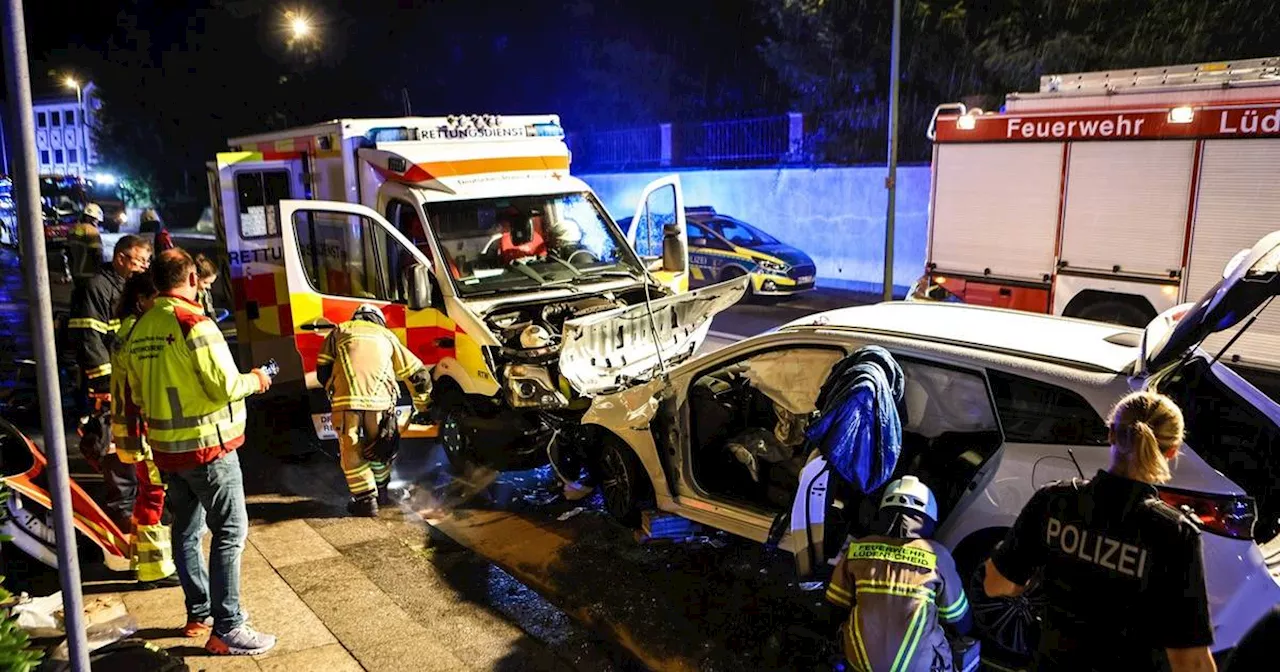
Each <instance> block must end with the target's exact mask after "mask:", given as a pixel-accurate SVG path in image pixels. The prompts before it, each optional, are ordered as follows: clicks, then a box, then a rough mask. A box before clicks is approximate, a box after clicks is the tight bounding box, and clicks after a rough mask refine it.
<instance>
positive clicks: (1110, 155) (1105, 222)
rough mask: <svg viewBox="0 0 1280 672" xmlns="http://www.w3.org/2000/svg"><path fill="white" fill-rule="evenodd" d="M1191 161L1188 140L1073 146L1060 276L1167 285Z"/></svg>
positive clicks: (1176, 255) (1177, 251) (1178, 246)
mask: <svg viewBox="0 0 1280 672" xmlns="http://www.w3.org/2000/svg"><path fill="white" fill-rule="evenodd" d="M1194 157H1195V141H1194V140H1156V141H1131V142H1076V143H1072V145H1071V158H1070V161H1069V163H1068V167H1067V200H1066V211H1065V218H1064V222H1063V225H1062V254H1061V256H1060V258H1061V260H1062V261H1064V262H1066V263H1067V269H1081V270H1093V271H1102V272H1107V273H1110V272H1111V271H1112V269H1113V268H1115V267H1117V266H1118V267H1120V269H1121V270H1120V273H1121V274H1141V275H1151V276H1160V277H1166V278H1167V277H1169V273H1170V271H1176V270H1178V269H1180V268H1181V267H1182V249H1183V244H1184V241H1185V239H1186V226H1187V204H1188V203H1189V195H1190V193H1191V174H1192V171H1193V170H1194V166H1192V161H1193V159H1194Z"/></svg>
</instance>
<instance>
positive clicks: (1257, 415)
mask: <svg viewBox="0 0 1280 672" xmlns="http://www.w3.org/2000/svg"><path fill="white" fill-rule="evenodd" d="M1277 265H1280V232H1276V233H1273V234H1271V235H1269V236H1267V237H1266V238H1264V239H1262V240H1261V241H1259V242H1258V244H1257V245H1255V246H1254V247H1253V248H1252V249H1251V250H1249V251H1247V252H1245V253H1242V254H1241V255H1240V256H1238V257H1237V258H1236V259H1235V260H1233V263H1232V264H1231V265H1229V266H1228V268H1227V270H1226V272H1224V277H1223V279H1222V281H1221V282H1220V283H1219V284H1218V286H1216V287H1215V288H1214V289H1213V290H1211V291H1210V292H1209V294H1207V295H1206V296H1205V298H1203V299H1201V300H1200V301H1199V302H1198V303H1196V304H1194V305H1190V304H1187V305H1183V306H1180V307H1179V308H1177V309H1174V310H1172V311H1170V312H1169V313H1166V314H1165V315H1162V316H1160V317H1158V318H1157V319H1156V320H1155V321H1153V322H1152V324H1151V325H1150V326H1148V327H1147V329H1146V330H1145V331H1142V330H1136V329H1131V328H1127V327H1119V326H1115V325H1110V324H1104V323H1095V322H1086V321H1081V320H1074V319H1068V318H1059V317H1050V316H1044V315H1036V314H1031V313H1023V312H1013V311H1005V310H997V309H988V308H979V307H973V306H965V305H956V304H931V303H924V304H922V303H885V304H879V305H874V306H866V307H858V308H846V309H842V310H836V311H831V312H828V313H822V314H819V315H815V316H811V317H808V318H804V319H802V320H799V321H797V322H793V323H791V324H789V325H786V326H784V327H781V328H779V329H778V330H776V331H774V332H772V333H768V334H763V335H760V336H757V337H754V338H750V339H746V340H743V341H741V342H739V343H737V344H735V345H732V346H729V347H726V348H724V349H722V350H719V351H716V352H713V353H711V354H708V355H704V356H702V357H699V358H696V359H693V360H691V361H688V362H685V363H683V364H681V365H679V366H677V367H675V368H672V369H671V370H669V371H668V372H667V375H666V376H664V377H660V378H655V379H654V380H651V381H649V382H647V383H644V384H641V385H638V386H636V387H632V388H630V389H626V390H621V391H616V392H613V393H609V394H602V395H600V396H597V397H596V398H595V399H594V401H593V404H592V406H591V408H590V409H589V410H588V411H587V413H586V415H585V417H584V419H583V421H584V423H588V424H592V425H595V426H597V427H598V428H599V433H600V435H601V437H602V438H601V439H600V446H599V450H600V451H602V454H601V459H600V466H601V470H602V474H601V488H602V490H603V496H604V500H605V503H606V507H607V509H608V511H609V512H610V513H611V514H612V515H613V516H615V517H617V518H619V519H621V520H622V521H624V522H628V523H633V524H634V523H635V522H636V520H637V519H638V517H639V513H640V511H642V510H643V509H645V508H647V507H649V506H656V508H658V509H660V510H662V511H667V512H671V513H675V514H678V515H680V516H683V517H686V518H688V519H691V520H694V521H696V522H699V523H702V524H704V525H708V526H710V527H713V528H718V529H721V530H725V531H728V532H730V533H733V534H736V535H740V536H742V537H746V538H749V539H754V540H757V541H761V542H765V541H766V540H768V539H769V538H770V536H771V534H770V532H771V528H773V527H775V525H778V526H780V523H781V522H782V521H784V520H786V518H787V516H789V518H790V525H789V529H781V530H779V531H778V532H779V533H778V534H777V535H774V536H775V538H777V539H778V541H779V546H780V547H781V548H785V549H788V550H790V551H792V552H794V553H796V555H797V561H798V565H799V567H800V569H801V571H802V573H811V572H813V571H814V570H815V569H817V568H821V567H822V565H824V564H827V563H828V559H829V558H832V557H833V556H834V555H835V554H836V553H837V552H838V549H839V547H840V544H841V542H842V541H843V539H844V537H845V535H846V533H847V532H849V531H851V530H852V531H858V530H861V529H865V525H866V524H868V523H869V522H870V521H871V519H872V516H873V514H874V511H875V501H877V499H876V498H875V497H874V496H872V497H864V496H862V495H859V494H857V493H856V492H855V491H854V490H853V489H852V488H850V487H848V484H847V483H844V482H843V481H841V480H840V479H839V478H838V477H835V476H831V475H830V474H831V473H832V472H830V471H828V470H827V469H825V461H824V460H823V458H822V457H820V456H819V455H818V454H817V452H816V451H811V450H809V448H808V445H807V444H806V442H805V440H804V430H805V427H806V426H808V425H810V424H812V422H813V421H814V420H815V416H816V407H815V401H816V399H817V398H818V395H819V391H820V389H821V388H822V386H823V384H824V382H825V381H826V380H827V378H828V376H829V373H830V372H831V370H832V367H833V366H834V365H836V364H837V363H838V362H839V361H841V360H842V359H843V358H845V357H846V356H848V355H850V354H852V353H854V352H856V351H858V350H859V349H860V348H863V347H865V346H869V345H876V346H880V347H883V348H884V349H886V350H888V351H889V352H890V353H891V354H892V356H893V358H894V359H895V360H896V362H897V363H898V364H899V365H900V366H901V369H902V372H903V374H904V375H903V377H904V378H905V394H904V399H903V404H902V406H903V407H904V408H903V410H904V413H903V415H902V430H903V441H902V451H901V456H900V458H899V459H898V461H897V464H896V469H895V470H894V474H893V478H897V477H898V476H900V475H902V474H914V475H916V476H918V477H920V478H921V479H922V480H923V481H925V482H926V483H927V484H928V485H929V486H930V487H931V488H932V489H933V491H934V492H935V493H936V495H937V498H938V504H939V513H940V525H939V528H938V533H937V538H938V539H939V540H940V541H942V542H943V543H945V544H947V545H948V546H949V547H951V548H952V549H954V552H955V553H954V554H955V557H956V560H957V563H958V564H959V566H960V568H961V570H962V572H965V573H966V574H965V575H966V576H967V577H973V576H974V575H975V574H976V573H977V572H975V571H974V570H975V568H977V567H978V566H979V565H980V564H981V562H982V561H983V560H984V559H985V558H986V557H987V555H988V554H989V553H990V551H991V549H992V548H993V547H994V546H995V544H996V543H997V542H998V541H999V540H1001V539H1002V538H1003V536H1004V534H1005V532H1006V530H1007V529H1008V528H1009V527H1010V526H1011V525H1012V524H1013V521H1014V519H1015V518H1016V516H1017V514H1018V512H1019V511H1020V510H1021V509H1022V506H1023V505H1024V504H1025V503H1026V502H1027V500H1028V499H1029V498H1030V497H1031V495H1032V493H1033V492H1034V491H1035V490H1036V489H1037V488H1039V487H1040V486H1042V485H1044V484H1046V483H1049V482H1051V481H1054V480H1058V479H1066V478H1072V477H1077V476H1080V475H1083V476H1085V477H1090V476H1092V475H1093V474H1094V473H1095V472H1096V471H1097V470H1099V469H1105V468H1106V467H1107V466H1108V464H1109V457H1110V451H1109V448H1108V440H1107V428H1106V426H1105V422H1104V419H1103V418H1104V417H1105V414H1106V413H1107V412H1108V411H1109V410H1110V408H1111V406H1112V405H1113V404H1114V403H1115V402H1116V401H1118V400H1119V399H1120V398H1121V397H1123V396H1124V395H1125V394H1127V393H1128V392H1129V391H1131V390H1133V389H1139V388H1143V387H1151V386H1157V385H1158V387H1159V389H1160V390H1161V391H1162V392H1165V393H1166V394H1169V395H1171V396H1172V397H1173V398H1174V399H1176V400H1177V401H1178V403H1179V404H1180V405H1181V406H1182V408H1183V409H1185V412H1186V420H1187V425H1188V435H1187V441H1186V443H1187V446H1186V448H1185V449H1184V451H1183V455H1182V457H1181V458H1180V459H1179V460H1178V462H1177V464H1176V468H1175V470H1174V479H1173V481H1172V482H1171V483H1169V484H1168V486H1167V487H1161V488H1160V492H1161V495H1162V497H1163V498H1164V499H1165V500H1166V501H1167V502H1169V503H1170V504H1173V505H1175V506H1178V507H1183V508H1184V509H1186V510H1189V512H1191V513H1192V514H1193V515H1194V516H1195V517H1196V518H1197V519H1198V520H1199V521H1200V523H1201V526H1202V529H1203V531H1204V536H1203V539H1204V554H1205V565H1206V575H1207V577H1208V595H1209V600H1210V607H1211V610H1212V614H1213V623H1214V627H1215V643H1214V649H1215V651H1221V650H1224V649H1227V648H1230V647H1233V646H1234V645H1235V644H1236V642H1237V640H1238V639H1239V638H1240V637H1241V636H1242V635H1243V633H1244V632H1245V631H1246V630H1247V629H1248V628H1249V627H1250V626H1251V625H1253V623H1254V622H1255V621H1256V620H1257V619H1258V618H1259V617H1260V616H1261V615H1262V614H1263V613H1264V612H1266V611H1267V610H1268V609H1270V608H1271V607H1272V606H1273V605H1275V604H1276V603H1277V602H1280V585H1277V583H1276V581H1275V580H1274V579H1273V578H1272V576H1271V575H1270V574H1269V572H1268V567H1267V563H1266V562H1264V558H1263V555H1262V553H1261V552H1260V549H1259V546H1258V543H1256V541H1255V535H1256V538H1257V540H1258V541H1266V540H1268V539H1271V538H1272V537H1274V536H1275V535H1276V533H1277V531H1280V527H1278V523H1277V521H1278V520H1280V497H1278V496H1277V494H1276V493H1275V492H1274V491H1275V490H1276V489H1277V486H1276V483H1277V482H1278V475H1277V473H1276V472H1277V464H1276V462H1277V461H1276V458H1275V457H1274V455H1275V451H1276V450H1277V449H1278V448H1280V445H1278V444H1280V424H1278V423H1280V407H1277V405H1276V403H1275V402H1274V401H1273V400H1271V399H1270V398H1268V397H1267V396H1266V395H1264V394H1262V393H1261V392H1259V391H1258V390H1257V389H1256V388H1254V387H1253V386H1252V385H1250V384H1249V383H1248V382H1246V381H1245V380H1244V379H1242V378H1241V377H1240V376H1238V375H1237V374H1236V373H1235V372H1233V371H1232V370H1230V369H1228V368H1227V367H1225V366H1223V365H1222V364H1220V363H1217V362H1216V361H1214V353H1208V352H1205V351H1203V350H1201V349H1199V347H1198V346H1199V344H1200V343H1201V342H1202V341H1203V340H1204V339H1205V338H1206V337H1207V336H1209V335H1211V334H1212V333H1214V332H1217V331H1221V330H1225V329H1229V328H1232V327H1237V326H1239V325H1241V324H1242V323H1244V322H1245V320H1246V318H1248V317H1249V315H1250V314H1252V313H1254V312H1255V311H1257V310H1258V309H1259V307H1262V306H1264V305H1265V304H1266V302H1267V301H1268V300H1269V299H1270V298H1271V297H1272V296H1274V295H1275V294H1277V293H1280V275H1278V273H1277ZM1246 326H1247V325H1246ZM597 391H602V390H597ZM1242 484H1243V485H1244V486H1245V487H1241V485H1242ZM872 494H873V495H874V494H875V493H872ZM979 586H980V580H979V582H978V583H977V584H974V583H972V582H971V583H970V589H969V598H970V601H971V602H972V603H973V605H974V613H975V616H976V618H977V621H978V625H979V627H980V629H982V631H983V632H984V634H985V636H986V637H985V638H986V639H987V640H988V641H989V642H990V643H991V644H994V645H995V648H996V649H998V650H1003V651H1004V652H1006V653H1011V654H1014V655H1015V656H1017V655H1025V654H1027V653H1029V652H1030V651H1032V650H1034V647H1035V642H1036V635H1037V630H1038V622H1037V621H1036V619H1035V613H1036V610H1037V608H1038V606H1039V602H1038V601H1039V600H1041V599H1042V598H1040V597H1039V591H1038V590H1037V589H1035V588H1034V587H1033V588H1032V589H1030V590H1028V591H1027V592H1026V593H1025V594H1023V595H1022V596H1021V597H1019V598H1016V599H1014V600H1005V599H997V600H993V599H989V598H986V597H985V595H984V594H983V592H982V590H981V588H980V587H979Z"/></svg>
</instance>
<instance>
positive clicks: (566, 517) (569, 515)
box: [556, 506, 586, 522]
mask: <svg viewBox="0 0 1280 672" xmlns="http://www.w3.org/2000/svg"><path fill="white" fill-rule="evenodd" d="M583 511H586V509H584V508H582V507H581V506H579V507H577V508H573V509H570V510H568V511H565V512H564V513H562V514H560V515H559V516H556V520H558V521H560V522H564V521H566V520H569V519H570V518H572V517H574V516H576V515H578V514H579V513H582V512H583Z"/></svg>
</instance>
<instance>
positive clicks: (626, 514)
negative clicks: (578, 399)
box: [598, 438, 653, 527]
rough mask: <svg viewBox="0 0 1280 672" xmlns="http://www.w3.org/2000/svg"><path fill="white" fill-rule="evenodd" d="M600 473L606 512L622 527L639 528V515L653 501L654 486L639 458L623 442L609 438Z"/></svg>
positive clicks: (601, 460) (600, 458)
mask: <svg viewBox="0 0 1280 672" xmlns="http://www.w3.org/2000/svg"><path fill="white" fill-rule="evenodd" d="M598 469H599V473H600V494H601V496H602V497H603V498H604V508H605V511H608V512H609V515H610V516H613V517H614V518H615V519H617V520H618V521H619V522H621V523H622V524H623V525H627V526H630V527H636V526H637V525H639V524H640V513H641V512H642V511H644V509H645V507H647V506H649V505H650V503H651V502H652V499H653V486H652V484H650V483H649V475H648V474H647V473H645V470H644V465H643V464H641V463H640V458H639V457H637V456H636V454H635V453H634V452H632V451H631V449H630V448H628V447H627V446H625V445H622V442H620V441H618V440H617V439H614V438H608V439H605V440H604V441H603V442H602V445H601V448H600V455H599V467H598Z"/></svg>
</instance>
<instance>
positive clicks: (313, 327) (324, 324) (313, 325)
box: [302, 317, 337, 331]
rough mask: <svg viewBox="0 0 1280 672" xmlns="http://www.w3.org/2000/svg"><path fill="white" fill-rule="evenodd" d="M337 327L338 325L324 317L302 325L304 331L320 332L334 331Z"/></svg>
mask: <svg viewBox="0 0 1280 672" xmlns="http://www.w3.org/2000/svg"><path fill="white" fill-rule="evenodd" d="M335 326H337V325H335V324H334V323H332V322H330V321H329V320H327V319H325V318H323V317H317V318H316V319H314V320H311V321H310V322H304V323H303V324H302V329H303V330H304V331H320V330H321V329H332V328H334V327H335Z"/></svg>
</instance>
